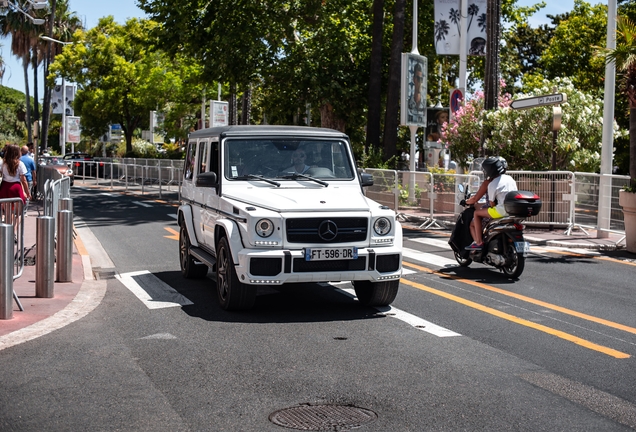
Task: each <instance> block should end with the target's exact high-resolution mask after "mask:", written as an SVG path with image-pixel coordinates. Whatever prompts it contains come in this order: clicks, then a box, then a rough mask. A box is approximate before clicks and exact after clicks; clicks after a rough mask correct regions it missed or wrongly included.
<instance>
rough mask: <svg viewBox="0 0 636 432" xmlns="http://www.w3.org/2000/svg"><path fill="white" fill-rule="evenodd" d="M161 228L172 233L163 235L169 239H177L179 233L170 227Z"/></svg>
mask: <svg viewBox="0 0 636 432" xmlns="http://www.w3.org/2000/svg"><path fill="white" fill-rule="evenodd" d="M163 228H164V229H165V230H166V231H168V232H169V233H170V234H172V235H167V236H164V237H165V238H167V239H170V240H179V233H178V232H176V231H175V230H173V229H172V228H170V227H163Z"/></svg>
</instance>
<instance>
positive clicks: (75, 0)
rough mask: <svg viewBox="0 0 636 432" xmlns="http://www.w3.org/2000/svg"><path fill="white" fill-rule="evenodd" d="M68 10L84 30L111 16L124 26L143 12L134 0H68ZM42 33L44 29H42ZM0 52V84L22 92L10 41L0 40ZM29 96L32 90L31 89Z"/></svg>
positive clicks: (20, 73)
mask: <svg viewBox="0 0 636 432" xmlns="http://www.w3.org/2000/svg"><path fill="white" fill-rule="evenodd" d="M69 4H70V9H71V10H72V11H74V12H75V14H76V15H77V16H78V17H79V18H80V19H81V20H82V22H83V23H84V27H85V28H87V29H88V28H92V27H95V26H96V25H97V21H99V19H100V18H102V17H105V16H108V15H112V16H113V17H114V18H115V21H117V22H118V23H120V24H124V23H125V22H126V20H127V19H128V18H143V17H145V14H144V12H143V11H142V10H141V9H139V8H138V7H137V6H136V4H137V2H136V1H135V0H108V1H100V0H69ZM42 31H43V33H44V28H43V29H42ZM0 44H1V45H2V46H1V47H0V52H1V53H2V58H3V59H4V62H5V72H4V78H2V81H1V82H0V83H1V84H2V85H4V86H6V87H11V88H14V89H16V90H20V91H21V92H24V73H23V71H22V61H21V60H18V59H17V57H15V56H14V55H13V54H11V40H9V39H0ZM39 74H40V76H38V78H39V81H40V85H42V84H41V82H42V79H41V75H42V71H41V70H40V71H39ZM29 83H30V85H31V86H32V85H33V77H32V75H31V76H30V78H29ZM43 94H44V93H43V90H42V88H40V92H39V95H40V98H41V97H42V96H41V95H43ZM31 95H33V90H32V89H31Z"/></svg>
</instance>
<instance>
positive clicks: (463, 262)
mask: <svg viewBox="0 0 636 432" xmlns="http://www.w3.org/2000/svg"><path fill="white" fill-rule="evenodd" d="M454 253H455V260H456V261H457V264H459V265H460V266H461V267H468V266H469V265H471V264H472V262H473V260H472V259H470V258H464V257H463V256H461V254H460V253H459V252H454Z"/></svg>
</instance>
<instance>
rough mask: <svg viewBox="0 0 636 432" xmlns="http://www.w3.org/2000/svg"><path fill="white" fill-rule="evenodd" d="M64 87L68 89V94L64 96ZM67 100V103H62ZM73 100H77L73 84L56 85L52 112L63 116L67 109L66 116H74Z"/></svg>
mask: <svg viewBox="0 0 636 432" xmlns="http://www.w3.org/2000/svg"><path fill="white" fill-rule="evenodd" d="M64 87H66V94H64ZM64 99H66V101H65V102H62V101H63V100H64ZM73 100H75V86H74V85H73V84H65V85H64V86H62V85H56V86H55V87H54V88H53V91H52V92H51V112H52V113H53V114H63V109H64V108H65V109H66V115H70V116H72V115H74V114H75V112H74V111H73Z"/></svg>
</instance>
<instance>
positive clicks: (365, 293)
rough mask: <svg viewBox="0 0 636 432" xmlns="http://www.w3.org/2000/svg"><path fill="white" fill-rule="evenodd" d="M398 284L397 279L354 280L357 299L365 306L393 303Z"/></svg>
mask: <svg viewBox="0 0 636 432" xmlns="http://www.w3.org/2000/svg"><path fill="white" fill-rule="evenodd" d="M399 286H400V281H399V280H392V281H384V282H371V281H354V282H353V288H354V290H355V292H356V296H357V297H358V301H360V303H362V304H363V305H365V306H388V305H390V304H391V303H393V300H395V297H396V296H397V293H398V288H399Z"/></svg>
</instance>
